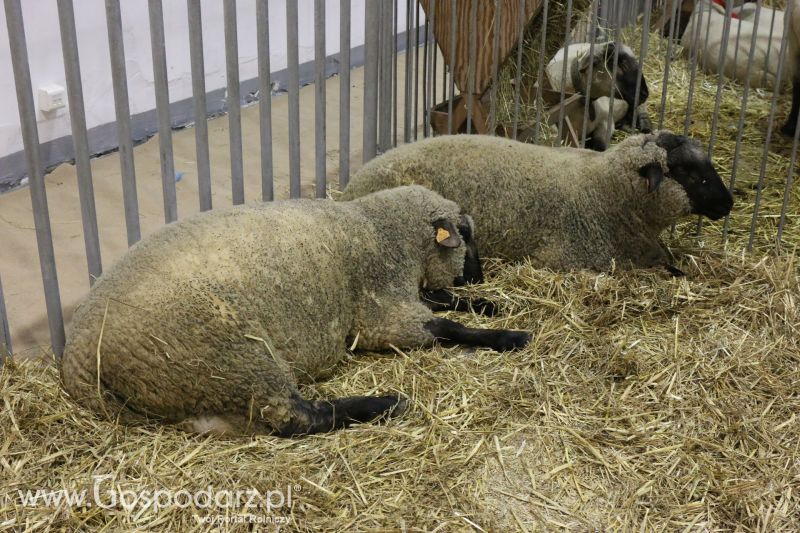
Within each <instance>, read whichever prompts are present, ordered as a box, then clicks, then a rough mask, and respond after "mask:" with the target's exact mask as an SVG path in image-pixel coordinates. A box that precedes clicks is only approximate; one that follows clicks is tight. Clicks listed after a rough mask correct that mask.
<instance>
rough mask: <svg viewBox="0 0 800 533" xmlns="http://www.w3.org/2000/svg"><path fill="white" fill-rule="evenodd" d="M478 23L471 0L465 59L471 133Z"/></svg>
mask: <svg viewBox="0 0 800 533" xmlns="http://www.w3.org/2000/svg"><path fill="white" fill-rule="evenodd" d="M477 25H478V0H472V2H471V3H470V8H469V58H468V59H467V134H468V135H469V134H470V133H472V106H473V104H474V102H473V100H474V98H475V96H474V95H475V69H476V66H477V65H476V61H477V57H476V56H477V55H478V40H477V37H476V35H475V34H476V33H477Z"/></svg>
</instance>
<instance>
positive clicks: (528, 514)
mask: <svg viewBox="0 0 800 533" xmlns="http://www.w3.org/2000/svg"><path fill="white" fill-rule="evenodd" d="M683 266H684V267H685V268H686V270H687V274H688V276H687V277H686V278H683V279H675V278H669V277H666V276H664V275H662V273H660V272H651V271H646V272H638V273H631V272H628V273H621V272H618V273H614V274H611V275H609V274H589V273H575V274H556V273H551V272H545V271H537V270H535V269H533V268H531V267H530V266H527V265H521V266H512V265H499V264H492V265H490V269H491V277H490V278H491V279H490V281H489V283H488V284H487V285H486V286H485V287H482V288H481V289H480V290H478V289H471V291H473V292H480V293H481V294H488V296H489V297H491V298H492V299H494V300H495V301H497V302H498V303H499V304H500V305H501V306H502V307H503V309H502V313H501V314H500V315H499V316H498V317H495V318H484V317H469V320H468V322H469V323H471V324H473V325H483V326H503V327H514V328H526V329H530V330H531V331H533V332H534V334H535V337H534V340H533V342H532V343H531V346H530V347H529V348H528V349H526V350H524V351H522V352H519V353H506V354H497V353H494V352H491V351H486V350H478V351H477V352H475V353H465V352H464V351H462V350H460V349H458V348H446V349H445V348H438V349H435V350H419V351H410V352H407V353H403V352H398V353H390V354H373V355H369V354H367V355H360V356H358V357H354V358H353V359H352V360H350V361H349V362H347V363H346V364H344V365H342V368H340V370H339V371H338V372H337V374H336V376H335V377H334V378H332V379H331V380H329V381H326V382H323V383H319V384H317V385H315V386H314V387H311V388H309V389H308V390H307V393H308V394H309V395H311V396H319V397H329V396H340V395H346V394H361V393H365V392H368V391H374V392H377V391H386V390H398V391H403V392H405V393H407V394H409V395H410V396H411V397H412V398H413V407H412V408H411V410H410V412H409V413H408V414H407V415H406V416H405V417H403V418H402V419H399V420H397V421H394V422H390V423H389V424H387V425H383V426H378V425H365V426H360V427H359V428H356V429H352V430H348V431H341V432H337V433H332V434H327V435H322V436H313V437H309V438H303V439H296V440H281V439H278V438H271V437H258V438H215V437H201V436H187V435H185V434H183V433H180V432H178V431H175V430H172V429H170V428H156V427H154V428H124V427H115V426H113V425H112V424H110V423H107V422H102V421H97V420H95V419H93V418H91V417H90V416H89V415H88V414H87V413H86V412H83V411H81V410H80V409H79V408H77V407H76V406H75V405H73V404H72V403H71V401H70V400H69V399H68V398H67V397H66V395H65V394H64V393H63V392H61V391H60V389H59V387H58V383H57V378H58V376H57V373H56V371H55V370H54V369H53V368H52V367H50V366H44V365H42V364H37V363H31V362H10V363H8V364H7V365H6V367H5V368H4V369H3V372H2V376H1V377H0V380H1V381H2V402H0V405H2V408H0V432H2V433H1V435H2V440H1V441H0V446H1V447H2V449H3V453H2V454H1V455H0V467H1V468H2V470H0V472H1V473H0V486H2V487H3V489H2V491H3V492H4V493H5V494H4V498H3V499H0V505H2V510H0V525H5V526H7V527H13V528H14V529H20V530H22V529H26V528H28V529H31V530H33V529H39V530H45V531H46V530H54V531H55V530H76V529H87V530H94V529H99V528H101V527H103V526H108V527H110V528H111V529H115V530H116V529H129V528H134V527H135V528H140V529H148V530H158V531H189V530H206V529H211V528H213V527H217V526H211V525H209V524H202V523H198V520H199V519H200V518H201V517H205V516H209V515H217V514H222V515H225V513H226V511H225V510H224V509H222V510H220V511H217V510H214V509H203V508H200V509H198V508H196V507H189V508H185V509H154V508H152V507H151V508H144V509H142V508H138V507H137V508H134V509H132V510H129V511H126V510H125V509H124V508H122V506H121V505H117V506H116V507H115V508H113V509H102V508H98V507H97V506H84V507H76V506H69V505H66V504H64V503H62V504H61V505H59V506H56V508H53V507H52V506H50V507H48V506H43V505H40V506H36V507H24V506H23V505H22V503H21V501H20V497H19V495H18V494H17V490H18V489H19V490H26V489H32V490H36V489H49V490H56V489H61V488H77V489H80V488H87V489H89V490H90V491H91V490H92V489H93V485H92V476H93V475H110V476H112V478H111V480H113V481H114V483H115V484H116V485H117V487H118V490H125V489H128V490H132V491H139V490H150V491H155V490H157V489H169V490H172V491H177V490H179V489H185V490H188V491H190V492H196V491H199V490H203V489H205V488H206V487H207V486H209V485H211V486H212V487H213V488H214V490H237V489H242V490H244V489H249V488H253V489H255V490H258V491H259V492H260V493H262V494H267V493H268V491H275V490H283V491H286V490H287V487H289V486H291V487H292V488H293V489H292V490H293V494H292V496H293V504H292V506H291V508H290V509H289V508H286V507H284V508H281V509H273V511H272V513H271V514H270V515H269V516H272V517H273V518H274V517H278V516H279V517H283V518H282V519H285V520H286V521H289V522H290V526H289V528H290V529H292V530H294V529H297V530H307V531H323V530H325V531H363V530H367V529H370V528H378V527H384V528H393V529H397V530H402V529H403V528H406V530H408V531H418V530H433V529H436V528H439V530H440V531H449V530H454V529H456V530H458V529H465V530H469V529H475V530H478V531H480V530H485V531H499V530H534V529H539V530H541V529H548V530H549V529H558V528H565V529H569V530H594V529H613V530H618V529H640V528H644V530H651V529H657V528H664V529H668V530H675V529H678V528H685V527H689V526H691V528H698V529H716V528H722V529H728V528H730V529H733V528H737V527H739V528H741V529H744V530H759V531H764V530H798V529H799V528H800V516H798V514H797V512H796V510H797V508H798V505H800V501H798V500H799V499H800V455H798V446H800V421H798V419H797V416H798V415H797V413H800V387H799V385H800V348H799V347H798V339H800V331H798V328H800V311H799V310H798V307H797V299H798V294H800V292H798V289H800V287H799V286H798V285H800V282H799V281H798V276H797V264H796V263H795V260H794V257H792V256H789V257H783V258H778V259H775V258H763V259H760V260H759V259H757V258H753V257H749V256H748V257H744V258H741V257H736V256H733V255H722V254H715V253H712V252H706V253H703V254H701V255H698V256H687V257H684V262H683ZM110 482H111V481H104V482H103V484H102V489H101V492H102V494H106V490H107V489H108V488H109V487H110V486H111V485H110ZM103 498H105V499H102V502H104V504H105V505H106V506H107V505H108V503H109V500H108V498H107V497H105V496H104V497H103ZM227 514H228V516H238V515H242V514H253V515H254V516H262V517H263V516H265V513H264V510H263V509H251V510H245V509H232V510H228V511H227ZM262 519H263V518H262ZM227 527H230V528H231V530H241V531H245V530H249V529H248V528H250V527H253V526H252V525H249V524H229V525H228V526H227Z"/></svg>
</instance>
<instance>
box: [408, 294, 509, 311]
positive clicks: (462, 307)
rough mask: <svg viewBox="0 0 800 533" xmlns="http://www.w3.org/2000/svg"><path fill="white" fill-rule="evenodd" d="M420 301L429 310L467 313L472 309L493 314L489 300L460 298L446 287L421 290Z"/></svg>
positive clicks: (492, 307)
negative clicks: (434, 289)
mask: <svg viewBox="0 0 800 533" xmlns="http://www.w3.org/2000/svg"><path fill="white" fill-rule="evenodd" d="M422 303H424V304H425V305H426V306H427V307H428V308H429V309H430V310H431V311H457V312H459V313H469V312H471V311H472V310H474V311H475V312H476V313H478V314H479V315H486V316H494V314H495V312H496V308H495V305H494V304H493V303H492V302H490V301H489V300H484V299H483V298H476V299H474V300H470V299H466V298H464V299H462V298H459V297H458V296H456V295H455V294H453V293H452V292H450V291H448V290H446V289H439V290H436V291H422Z"/></svg>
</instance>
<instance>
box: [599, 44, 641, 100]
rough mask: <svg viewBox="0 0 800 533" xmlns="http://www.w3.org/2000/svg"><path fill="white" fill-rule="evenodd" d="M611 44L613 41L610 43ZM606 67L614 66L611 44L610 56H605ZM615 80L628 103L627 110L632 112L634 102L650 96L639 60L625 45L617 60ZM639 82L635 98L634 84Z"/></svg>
mask: <svg viewBox="0 0 800 533" xmlns="http://www.w3.org/2000/svg"><path fill="white" fill-rule="evenodd" d="M612 44H613V43H612ZM606 63H607V64H608V68H609V69H611V68H613V67H614V52H613V46H612V47H611V57H610V58H608V57H607V58H606ZM615 78H616V81H617V91H618V92H619V95H620V96H621V97H622V99H623V100H625V102H627V104H628V109H629V112H631V113H632V111H633V107H634V103H636V104H643V103H644V102H646V101H647V98H648V97H649V96H650V90H649V89H648V88H647V81H645V79H644V74H642V71H641V67H640V66H639V62H638V61H637V60H636V57H634V55H633V51H632V50H631V49H630V48H628V47H627V46H624V45H623V46H622V47H621V49H620V53H619V58H618V60H617V72H616V75H615ZM637 82H638V83H639V98H638V100H637V98H636V84H637Z"/></svg>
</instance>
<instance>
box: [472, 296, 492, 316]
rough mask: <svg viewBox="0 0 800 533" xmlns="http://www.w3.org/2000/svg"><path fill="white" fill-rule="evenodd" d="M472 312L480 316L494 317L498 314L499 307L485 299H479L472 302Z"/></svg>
mask: <svg viewBox="0 0 800 533" xmlns="http://www.w3.org/2000/svg"><path fill="white" fill-rule="evenodd" d="M470 303H471V305H472V310H473V311H475V312H476V313H477V314H479V315H483V316H494V315H495V314H496V313H497V305H496V304H495V303H494V302H490V301H489V300H486V299H484V298H478V299H476V300H472V301H471V302H470Z"/></svg>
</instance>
